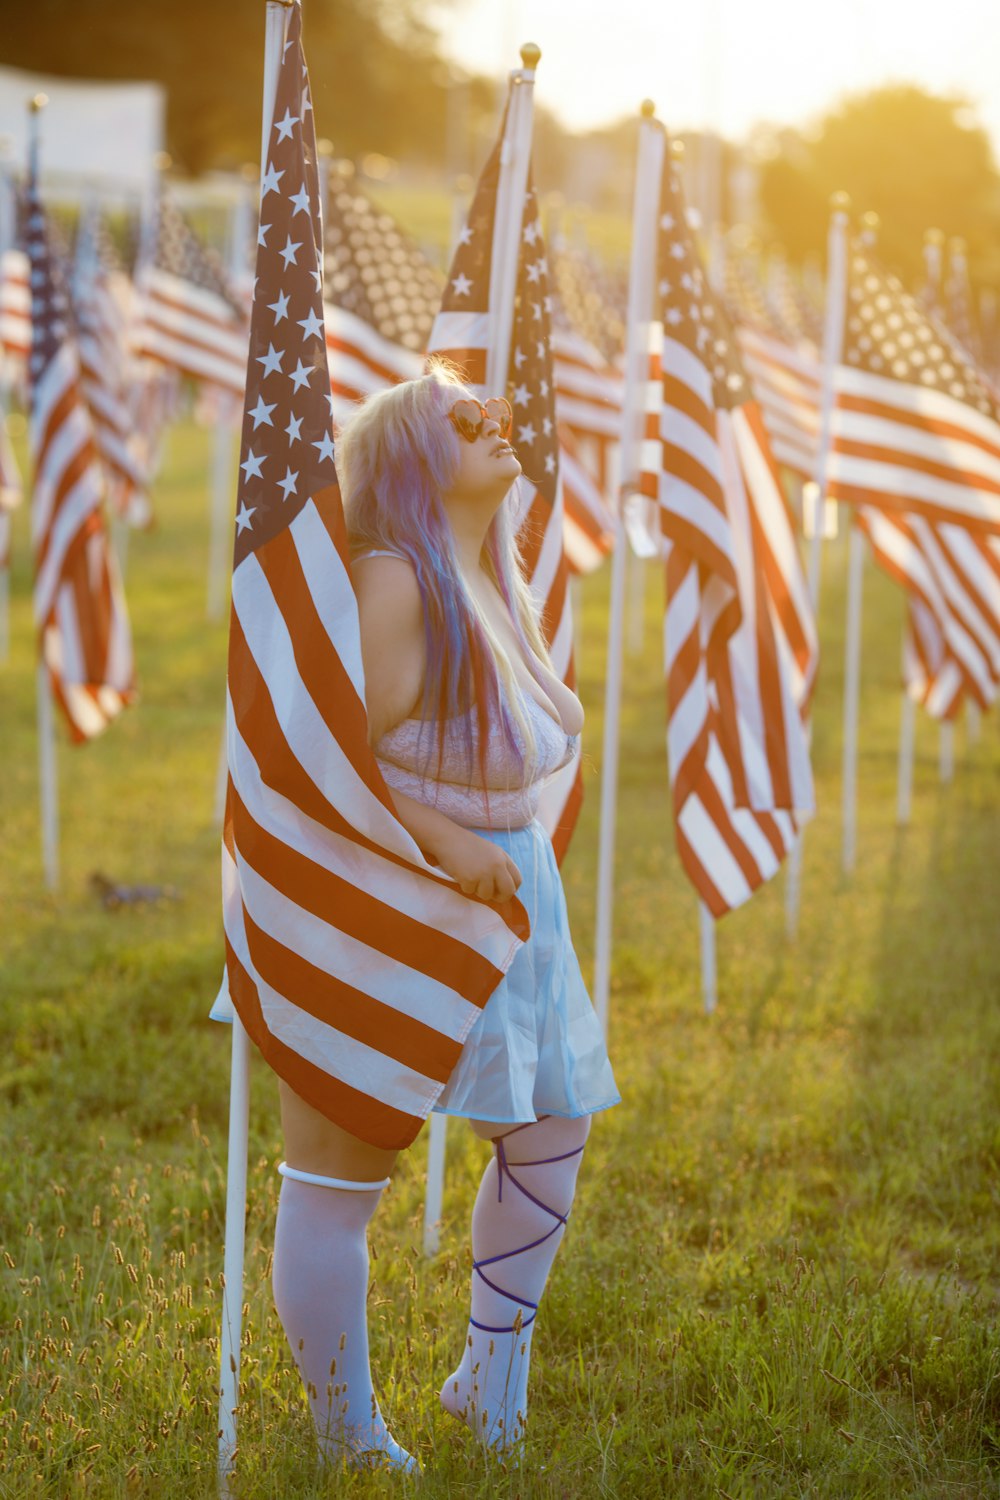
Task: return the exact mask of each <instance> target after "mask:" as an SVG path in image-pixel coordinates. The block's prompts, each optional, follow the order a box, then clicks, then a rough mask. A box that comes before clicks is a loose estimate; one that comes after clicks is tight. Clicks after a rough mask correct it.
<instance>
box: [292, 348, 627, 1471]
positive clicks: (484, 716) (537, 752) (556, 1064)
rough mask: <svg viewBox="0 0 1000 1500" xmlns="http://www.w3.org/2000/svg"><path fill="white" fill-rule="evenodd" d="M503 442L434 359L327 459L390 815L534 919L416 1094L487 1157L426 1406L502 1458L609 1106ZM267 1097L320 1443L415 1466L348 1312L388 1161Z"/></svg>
mask: <svg viewBox="0 0 1000 1500" xmlns="http://www.w3.org/2000/svg"><path fill="white" fill-rule="evenodd" d="M510 435H511V421H510V408H509V406H508V405H507V403H506V401H504V400H493V401H489V402H487V403H486V406H485V407H481V406H480V405H479V402H478V401H476V400H475V399H474V398H472V397H471V396H470V393H469V391H468V389H467V388H466V387H465V386H464V385H463V384H462V382H461V381H460V380H459V378H458V376H457V375H456V374H455V373H454V372H453V371H452V370H451V369H450V368H449V367H448V366H446V365H445V364H443V363H437V364H435V365H434V366H433V367H432V368H431V370H430V373H429V374H427V375H425V376H423V377H422V378H421V379H419V380H412V381H407V382H404V383H403V384H401V385H398V386H395V387H393V388H391V389H389V390H386V391H383V392H380V393H379V394H378V395H375V396H373V397H371V398H369V399H368V400H367V401H366V402H364V403H363V404H362V405H361V406H360V407H359V408H358V409H357V411H356V413H355V414H354V415H353V416H352V417H351V419H350V420H349V421H348V422H347V423H346V425H345V427H344V429H343V432H342V433H341V437H340V442H339V446H338V469H339V471H340V477H341V488H342V493H343V496H344V507H345V515H346V519H347V527H348V534H349V537H350V541H351V549H352V554H353V559H354V561H353V568H352V572H353V578H354V584H355V589H356V593H357V598H358V608H359V615H360V624H361V642H362V655H363V660H364V670H365V698H366V703H367V708H368V718H369V728H370V736H371V743H372V745H373V747H374V749H375V753H376V757H377V759H378V761H379V764H380V767H381V770H382V773H383V776H384V778H385V781H386V783H387V785H388V787H389V789H390V792H391V795H392V799H393V802H394V804H395V808H396V812H397V814H398V817H399V819H400V822H401V823H403V825H404V826H405V827H406V828H407V829H408V830H409V832H410V833H411V834H412V836H413V838H414V840H415V841H416V842H417V844H418V845H419V846H420V848H421V849H422V850H423V851H424V853H425V854H426V856H427V857H428V858H429V859H431V860H433V861H435V862H436V863H437V864H438V865H440V867H441V868H442V869H443V870H444V871H445V872H446V873H447V874H448V875H450V876H451V877H452V878H453V879H454V880H455V881H457V882H458V883H459V885H460V886H461V888H462V890H463V891H466V892H467V893H470V894H476V895H478V896H480V897H483V898H485V899H487V900H497V901H508V900H510V899H511V898H512V897H513V896H514V895H515V893H517V894H518V897H519V899H520V900H521V901H522V902H523V903H524V905H525V907H526V909H527V911H528V915H529V917H530V919H531V928H532V931H531V936H530V938H529V939H528V941H527V942H526V943H525V944H524V946H523V947H522V948H521V949H520V950H519V952H518V954H517V955H516V957H515V959H514V962H513V964H512V965H511V967H510V969H509V971H508V973H507V975H506V976H505V978H504V979H503V981H502V982H501V984H500V985H499V987H498V988H497V990H496V991H495V992H494V993H493V994H492V995H491V996H490V998H489V1000H488V1002H487V1004H486V1005H485V1007H484V1009H483V1011H482V1013H481V1014H480V1016H479V1017H478V1019H477V1021H476V1024H475V1026H474V1027H473V1030H472V1032H471V1033H470V1035H469V1037H468V1039H467V1041H466V1043H465V1045H464V1047H463V1050H462V1053H461V1055H460V1057H459V1061H458V1064H457V1066H456V1068H455V1069H454V1071H453V1072H452V1074H451V1076H450V1078H449V1080H448V1083H447V1085H446V1087H445V1089H444V1092H443V1094H442V1095H441V1098H440V1100H439V1102H438V1103H437V1104H436V1105H435V1106H434V1107H435V1109H437V1110H438V1111H439V1112H442V1113H445V1114H455V1115H462V1116H465V1117H466V1118H467V1119H468V1120H469V1122H470V1124H471V1126H472V1129H473V1130H474V1131H475V1133H476V1134H477V1135H478V1136H480V1137H481V1138H482V1139H483V1140H487V1141H491V1142H492V1143H493V1145H494V1148H495V1155H494V1157H493V1158H492V1159H491V1160H490V1162H489V1164H488V1165H487V1167H486V1170H485V1172H484V1174H483V1179H482V1183H481V1185H480V1188H479V1194H478V1197H477V1199H476V1204H475V1208H474V1210H473V1215H472V1250H473V1266H474V1269H473V1275H472V1305H471V1311H470V1318H469V1328H468V1334H467V1337H466V1343H465V1348H464V1351H463V1354H462V1358H461V1360H460V1362H459V1364H458V1367H457V1368H456V1369H455V1370H454V1371H453V1372H452V1374H451V1375H449V1377H448V1379H447V1380H446V1381H445V1383H444V1385H443V1387H442V1389H441V1392H440V1399H441V1402H442V1404H443V1405H444V1407H445V1409H446V1410H447V1411H448V1412H450V1413H451V1414H452V1415H453V1416H455V1417H456V1418H458V1419H459V1420H461V1421H464V1422H466V1423H467V1424H468V1426H469V1427H470V1428H471V1429H472V1430H473V1431H474V1432H475V1433H476V1434H477V1436H478V1437H479V1438H480V1440H481V1441H482V1442H484V1443H485V1444H487V1445H488V1446H489V1447H490V1448H492V1449H495V1450H497V1451H499V1452H501V1453H507V1454H510V1453H511V1452H512V1451H514V1452H515V1456H516V1449H517V1446H518V1443H519V1440H520V1438H521V1437H522V1435H523V1429H524V1422H525V1414H526V1412H527V1382H528V1366H529V1360H530V1354H531V1338H532V1334H533V1332H534V1319H535V1313H536V1311H537V1308H538V1304H539V1301H540V1299H541V1294H542V1290H543V1288H544V1285H545V1281H546V1277H547V1275H548V1272H549V1268H550V1266H551V1265H552V1262H553V1259H554V1257H555V1252H556V1249H557V1248H558V1245H559V1242H560V1240H561V1239H562V1236H563V1233H564V1232H565V1226H566V1219H567V1216H568V1214H569V1210H570V1205H571V1203H572V1201H573V1193H574V1189H575V1184H576V1176H577V1172H578V1170H579V1166H580V1155H581V1152H582V1151H583V1147H584V1143H585V1141H586V1138H587V1134H588V1130H589V1126H590V1116H591V1115H592V1114H593V1113H595V1112H596V1111H597V1110H601V1109H606V1108H608V1107H609V1106H611V1105H613V1104H615V1103H617V1102H618V1100H619V1098H620V1096H619V1094H618V1091H617V1088H616V1086H615V1081H614V1077H613V1075H612V1072H611V1066H610V1063H609V1062H608V1057H607V1053H606V1051H605V1047H604V1041H603V1037H602V1034H601V1029H600V1026H599V1024H598V1021H597V1018H596V1016H595V1014H594V1011H593V1008H592V1006H591V1004H590V1001H589V999H588V997H587V994H586V991H585V989H584V986H583V981H582V979H581V977H580V970H579V966H578V964H577V961H576V958H575V955H574V953H573V949H572V944H571V941H570V936H569V930H568V926H567V923H566V908H565V900H564V897H563V893H562V887H561V884H560V880H559V873H558V870H557V867H556V864H555V860H554V857H553V853H552V847H551V844H550V843H549V840H548V838H547V836H546V835H545V833H544V831H543V830H542V828H541V826H540V824H539V823H538V822H537V821H536V819H535V811H536V808H537V805H538V797H539V793H540V790H541V787H542V785H543V784H544V782H545V781H546V780H547V779H548V778H549V777H550V776H551V775H552V773H553V772H554V771H556V770H558V769H559V768H560V767H561V766H563V765H565V764H566V763H567V761H568V760H569V759H570V758H571V757H572V754H573V752H574V749H575V745H576V739H577V736H578V735H579V733H580V730H581V728H582V724H583V710H582V708H581V706H580V703H579V700H578V699H577V698H576V696H575V695H574V694H573V693H572V692H571V691H570V689H569V688H567V687H566V686H565V684H564V683H563V682H561V681H560V679H559V677H558V676H557V675H556V674H555V673H554V672H553V670H552V666H551V663H550V661H549V658H548V653H547V651H546V648H545V645H544V643H543V640H542V637H541V634H540V632H539V628H538V620H537V613H536V609H535V606H534V604H533V601H532V599H531V596H530V594H529V591H528V589H527V586H526V584H525V582H524V579H523V577H522V574H521V572H520V568H519V558H518V553H517V546H516V541H515V515H516V498H515V496H514V494H513V492H512V486H513V485H514V483H515V481H516V479H517V478H518V476H519V474H520V473H521V465H520V463H519V461H518V458H517V455H516V453H515V452H514V450H513V448H512V447H511V445H510V442H509V438H510ZM280 1087H281V1110H282V1126H283V1130H284V1137H285V1150H286V1156H287V1161H286V1162H284V1163H282V1166H281V1168H280V1170H281V1172H282V1174H283V1178H284V1181H283V1183H282V1189H281V1196H280V1201H279V1208H278V1222H277V1229H276V1236H275V1256H274V1295H275V1303H276V1305H277V1308H278V1312H279V1315H280V1317H281V1320H282V1324H283V1326H284V1329H285V1332H286V1334H287V1336H288V1340H289V1344H290V1346H291V1348H292V1351H293V1353H294V1354H295V1357H296V1359H297V1361H298V1364H299V1368H300V1370H301V1373H302V1377H303V1381H304V1383H305V1386H306V1389H307V1391H308V1393H309V1397H310V1404H311V1407H312V1410H313V1415H314V1418H315V1420H316V1424H317V1428H318V1431H319V1434H320V1441H321V1446H322V1448H323V1450H324V1452H325V1453H327V1454H337V1453H343V1454H344V1455H345V1456H346V1457H348V1458H349V1460H350V1461H351V1462H352V1463H354V1464H356V1465H360V1464H363V1463H367V1462H371V1461H377V1462H388V1463H390V1464H392V1465H396V1466H399V1467H401V1468H404V1469H415V1468H416V1462H415V1460H414V1459H413V1458H412V1456H411V1455H410V1454H409V1453H407V1452H406V1451H405V1449H403V1448H402V1447H401V1446H400V1445H399V1444H398V1443H397V1442H396V1441H395V1439H394V1438H393V1437H392V1435H391V1434H390V1433H389V1432H388V1430H387V1428H386V1425H385V1421H384V1419H383V1417H382V1414H381V1412H380V1410H379V1408H378V1403H377V1401H376V1399H375V1395H374V1392H373V1388H372V1381H371V1372H370V1368H369V1363H368V1335H367V1327H366V1319H365V1298H366V1292H367V1285H368V1251H367V1242H366V1231H367V1225H368V1222H369V1220H370V1219H371V1217H372V1214H373V1213H374V1211H375V1208H376V1207H377V1204H378V1201H379V1196H380V1194H381V1192H382V1190H383V1188H384V1187H385V1186H386V1185H387V1183H388V1180H389V1173H390V1172H391V1170H392V1167H393V1164H394V1162H395V1159H396V1154H397V1153H396V1152H394V1151H387V1150H383V1149H381V1148H378V1147H375V1146H371V1145H368V1144H367V1143H366V1142H364V1141H362V1140H360V1139H358V1138H357V1137H355V1136H352V1135H351V1134H350V1133H349V1132H348V1131H346V1130H344V1129H342V1128H340V1127H339V1126H337V1125H334V1124H333V1123H331V1122H330V1121H329V1120H327V1119H326V1118H325V1117H324V1116H323V1115H321V1114H320V1113H318V1112H317V1111H316V1110H315V1109H313V1108H312V1107H311V1106H309V1105H308V1104H306V1103H305V1102H304V1101H303V1100H302V1099H300V1098H298V1097H297V1096H296V1095H295V1094H294V1093H293V1091H292V1090H291V1089H290V1088H289V1087H288V1085H287V1084H285V1083H284V1082H282V1083H281V1085H280ZM505 1189H506V1190H505Z"/></svg>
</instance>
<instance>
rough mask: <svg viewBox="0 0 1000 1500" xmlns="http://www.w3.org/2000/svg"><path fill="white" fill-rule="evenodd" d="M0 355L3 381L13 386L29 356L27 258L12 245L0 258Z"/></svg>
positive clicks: (29, 285) (29, 304) (29, 319)
mask: <svg viewBox="0 0 1000 1500" xmlns="http://www.w3.org/2000/svg"><path fill="white" fill-rule="evenodd" d="M0 351H2V353H3V356H4V379H5V380H6V381H7V382H8V383H11V384H14V383H17V382H18V381H19V377H20V376H21V375H22V374H23V372H24V367H25V362H26V361H27V358H28V355H29V354H30V353H31V283H30V281H29V279H28V257H27V255H26V254H25V253H24V251H23V250H21V249H19V248H18V247H17V246H15V245H12V246H10V248H9V249H7V250H5V251H4V252H3V254H2V255H0Z"/></svg>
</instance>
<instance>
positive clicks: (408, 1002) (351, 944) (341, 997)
mask: <svg viewBox="0 0 1000 1500" xmlns="http://www.w3.org/2000/svg"><path fill="white" fill-rule="evenodd" d="M285 26H286V44H285V47H284V51H283V53H282V56H281V61H280V64H279V67H278V73H277V85H276V98H275V105H274V112H273V116H272V117H271V124H270V127H269V130H268V135H267V141H268V154H267V158H266V161H267V166H268V172H269V173H270V172H272V171H273V173H274V174H279V173H280V174H281V175H280V179H279V183H278V186H277V187H276V188H275V189H274V190H273V191H270V192H268V193H267V194H266V197H265V198H264V202H263V208H264V212H263V213H262V215H261V223H262V231H261V236H260V245H259V248H258V251H257V281H256V289H255V295H254V303H253V312H252V317H251V332H250V358H249V362H248V366H247V381H246V409H245V415H244V419H243V435H242V451H241V460H242V461H241V464H240V470H241V475H242V478H241V481H240V484H239V488H238V494H237V502H238V509H237V515H236V539H235V550H234V557H233V590H232V612H231V617H230V637H229V676H228V709H227V746H228V765H229V781H228V795H227V801H226V814H225V823H224V834H223V850H222V865H223V881H222V885H223V916H224V926H225V939H226V970H227V987H228V993H229V996H230V997H231V1000H232V1002H233V1004H234V1005H235V1007H236V1010H237V1011H238V1012H239V1015H240V1017H241V1019H242V1021H243V1023H244V1025H245V1026H246V1028H247V1030H248V1032H249V1034H250V1036H251V1037H252V1038H253V1040H254V1042H255V1043H256V1045H257V1046H258V1047H259V1048H260V1050H261V1052H262V1053H263V1055H264V1057H265V1058H266V1059H267V1061H268V1062H269V1063H270V1064H271V1066H272V1067H273V1068H274V1069H275V1071H276V1072H277V1073H278V1074H279V1075H280V1076H281V1077H282V1078H284V1079H285V1080H286V1081H287V1082H288V1083H289V1084H290V1085H291V1087H292V1088H293V1089H295V1091H296V1092H297V1093H298V1094H299V1095H300V1096H301V1097H302V1098H304V1099H305V1100H307V1101H308V1102H309V1103H310V1104H312V1105H313V1106H314V1107H315V1108H316V1109H318V1110H319V1111H320V1112H321V1113H322V1114H324V1115H325V1116H327V1117H328V1118H329V1119H331V1120H333V1121H335V1122H336V1123H338V1124H340V1125H342V1126H344V1127H345V1128H347V1129H349V1130H350V1131H351V1132H352V1133H353V1134H355V1135H358V1136H360V1137H361V1138H362V1139H364V1140H367V1141H370V1142H371V1143H372V1144H374V1145H379V1146H383V1147H387V1148H390V1147H403V1146H406V1145H408V1144H409V1143H410V1142H411V1141H412V1140H413V1138H414V1137H415V1136H416V1134H417V1132H418V1131H419V1129H420V1126H421V1123H422V1121H423V1120H424V1119H425V1118H426V1116H427V1114H428V1113H429V1111H430V1109H431V1108H432V1106H433V1104H434V1103H435V1101H436V1100H437V1099H438V1097H439V1096H440V1094H441V1091H442V1089H443V1087H444V1085H445V1083H446V1082H447V1079H448V1077H449V1074H450V1073H451V1071H452V1069H453V1068H454V1066H455V1063H456V1062H457V1060H458V1056H459V1053H460V1051H461V1048H462V1044H463V1042H464V1041H465V1038H466V1037H467V1036H468V1033H469V1031H470V1030H471V1028H472V1026H473V1024H474V1022H475V1020H476V1017H477V1016H478V1014H479V1012H480V1010H481V1008H482V1006H483V1005H484V1004H485V1003H486V1000H487V999H488V997H489V995H490V994H491V993H492V991H493V989H494V988H495V987H496V985H497V984H498V983H499V981H500V978H501V976H502V974H503V972H504V971H505V970H506V968H507V967H508V965H509V963H510V962H511V959H512V958H513V956H514V953H515V952H516V950H517V948H518V947H519V944H520V942H521V941H523V939H524V938H525V937H526V936H527V919H526V916H525V913H524V910H523V908H522V907H521V906H520V905H519V904H518V903H517V902H512V903H510V904H509V905H508V906H506V907H504V908H501V907H499V906H497V907H494V906H492V905H490V904H488V903H486V902H482V901H479V900H477V899H475V898H473V897H468V896H464V895H463V894H462V893H461V891H460V890H459V889H458V888H457V886H455V885H454V884H453V883H452V882H451V881H449V880H446V879H445V878H444V877H443V876H442V874H441V872H440V871H439V870H436V869H435V868H433V867H432V866H431V865H429V864H428V863H427V861H426V860H425V859H424V858H423V856H422V855H421V853H420V852H419V850H418V849H417V847H416V845H415V843H414V842H413V840H412V839H411V838H410V836H409V834H408V833H407V832H406V830H405V829H404V828H403V827H402V825H401V824H400V823H399V822H398V821H397V819H396V816H395V813H394V811H393V805H392V801H391V798H390V795H389V792H388V790H387V789H386V787H385V784H384V782H383V781H382V778H381V775H380V773H379V770H378V767H377V765H376V762H375V759H374V756H373V753H372V750H371V748H370V746H369V742H368V724H367V717H366V713H365V701H364V681H363V670H362V659H361V644H360V632H359V626H358V612H357V603H356V599H355V595H354V591H353V588H352V584H351V575H350V567H349V554H348V547H347V537H346V530H345V526H344V518H343V512H342V509H341V502H340V492H339V489H338V487H337V477H336V471H335V468H334V444H333V425H332V415H331V406H332V398H331V395H330V384H329V369H328V365H327V353H326V341H325V338H324V330H323V293H322V282H323V277H322V269H321V264H322V263H321V255H320V243H321V230H320V203H319V184H318V177H317V169H316V137H315V130H314V126H313V117H312V105H311V103H310V96H309V80H308V75H307V72H306V67H305V60H304V57H303V52H302V43H301V26H302V21H301V12H300V8H299V6H298V5H295V6H293V7H291V8H290V9H289V10H288V11H287V12H286V19H285ZM223 1008H224V1001H223V1003H222V1007H220V1006H219V1005H217V1006H216V1008H215V1009H214V1012H213V1013H214V1014H216V1015H219V1014H220V1010H222V1009H223Z"/></svg>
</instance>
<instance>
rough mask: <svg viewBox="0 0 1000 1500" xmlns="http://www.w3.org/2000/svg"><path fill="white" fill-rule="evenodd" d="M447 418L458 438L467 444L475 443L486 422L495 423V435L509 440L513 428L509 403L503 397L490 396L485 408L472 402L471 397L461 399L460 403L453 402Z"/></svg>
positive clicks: (512, 416) (512, 414) (476, 402)
mask: <svg viewBox="0 0 1000 1500" xmlns="http://www.w3.org/2000/svg"><path fill="white" fill-rule="evenodd" d="M448 416H449V417H450V418H451V422H452V425H453V426H454V428H455V431H456V432H457V433H458V435H459V437H463V438H464V439H465V441H466V442H467V443H474V442H475V441H476V439H477V438H478V437H479V435H480V433H481V432H482V430H483V424H484V423H486V422H495V423H496V424H497V435H498V436H499V437H502V438H509V437H510V435H511V432H512V430H513V426H514V413H513V412H512V411H511V407H510V402H509V401H507V400H506V399H505V398H504V397H503V396H491V397H490V399H489V400H488V401H487V402H486V404H485V406H481V405H480V403H479V402H478V401H473V400H472V399H471V397H463V398H462V400H461V401H456V402H455V405H454V406H453V407H452V409H451V411H450V412H449V413H448Z"/></svg>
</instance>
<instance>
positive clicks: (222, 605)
mask: <svg viewBox="0 0 1000 1500" xmlns="http://www.w3.org/2000/svg"><path fill="white" fill-rule="evenodd" d="M234 448H235V442H234V434H233V430H232V428H231V427H230V425H229V423H228V422H227V421H226V419H225V417H224V416H223V417H220V418H219V419H218V420H217V421H216V424H215V436H214V442H213V448H212V512H211V521H210V527H211V530H210V535H209V543H208V600H207V604H206V608H205V615H206V618H207V619H208V620H211V621H216V620H221V619H222V617H223V615H224V613H225V609H226V585H227V583H228V581H229V571H230V565H231V562H232V558H231V556H230V553H231V551H232V548H231V545H230V543H231V537H230V532H231V530H232V519H231V514H230V513H231V510H232V499H233V497H232V493H231V491H232V489H233V477H232V462H233V453H234Z"/></svg>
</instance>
